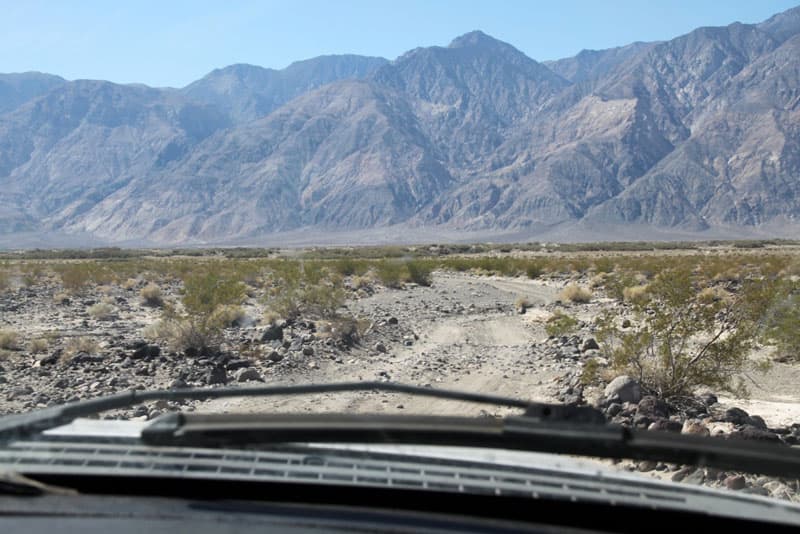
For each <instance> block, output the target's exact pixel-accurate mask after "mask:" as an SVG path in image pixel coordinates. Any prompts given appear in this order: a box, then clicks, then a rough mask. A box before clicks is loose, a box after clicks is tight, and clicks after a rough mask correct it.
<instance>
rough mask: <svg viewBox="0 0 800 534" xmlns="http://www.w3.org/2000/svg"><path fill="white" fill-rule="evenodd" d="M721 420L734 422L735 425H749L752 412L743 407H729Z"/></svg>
mask: <svg viewBox="0 0 800 534" xmlns="http://www.w3.org/2000/svg"><path fill="white" fill-rule="evenodd" d="M720 421H723V422H726V423H733V424H734V425H749V424H750V414H748V413H747V412H746V411H744V410H742V409H741V408H728V409H727V410H725V413H724V414H723V415H722V417H721V418H720Z"/></svg>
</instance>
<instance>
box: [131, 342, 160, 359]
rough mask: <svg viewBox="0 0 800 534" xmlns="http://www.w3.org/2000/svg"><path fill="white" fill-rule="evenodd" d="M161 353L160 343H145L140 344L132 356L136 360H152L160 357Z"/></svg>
mask: <svg viewBox="0 0 800 534" xmlns="http://www.w3.org/2000/svg"><path fill="white" fill-rule="evenodd" d="M160 354H161V347H159V346H158V345H148V344H144V345H140V346H139V347H138V348H136V350H134V351H133V354H131V358H133V359H134V360H142V359H147V360H150V359H153V358H158V356H159V355H160Z"/></svg>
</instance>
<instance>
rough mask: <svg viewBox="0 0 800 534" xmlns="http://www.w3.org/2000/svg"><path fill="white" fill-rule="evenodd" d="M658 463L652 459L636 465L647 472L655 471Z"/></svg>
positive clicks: (643, 471)
mask: <svg viewBox="0 0 800 534" xmlns="http://www.w3.org/2000/svg"><path fill="white" fill-rule="evenodd" d="M657 465H658V463H657V462H654V461H652V460H644V461H641V462H639V463H638V464H637V465H636V469H638V470H639V471H641V472H642V473H647V472H648V471H654V470H655V468H656V466H657Z"/></svg>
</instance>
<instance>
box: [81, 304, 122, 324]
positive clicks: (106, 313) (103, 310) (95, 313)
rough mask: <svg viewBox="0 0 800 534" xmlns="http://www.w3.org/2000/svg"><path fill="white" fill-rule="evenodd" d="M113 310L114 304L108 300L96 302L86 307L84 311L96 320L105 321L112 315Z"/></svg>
mask: <svg viewBox="0 0 800 534" xmlns="http://www.w3.org/2000/svg"><path fill="white" fill-rule="evenodd" d="M115 311H116V309H115V308H114V306H113V305H111V304H109V303H108V302H97V303H95V304H92V305H91V306H89V307H88V308H87V309H86V312H87V313H88V314H89V315H90V316H92V317H94V318H95V319H97V320H98V321H107V320H108V319H110V318H111V317H112V316H113V315H114V312H115Z"/></svg>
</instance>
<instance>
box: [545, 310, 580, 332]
mask: <svg viewBox="0 0 800 534" xmlns="http://www.w3.org/2000/svg"><path fill="white" fill-rule="evenodd" d="M577 326H578V320H577V319H575V318H574V317H572V316H571V315H567V314H566V313H563V312H558V311H557V312H555V313H554V314H553V315H552V316H551V317H550V318H549V319H548V320H547V322H546V323H545V325H544V330H545V332H547V335H548V336H550V337H560V336H566V335H567V334H571V333H572V332H574V331H575V328H576V327H577Z"/></svg>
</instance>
